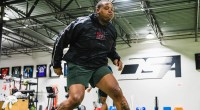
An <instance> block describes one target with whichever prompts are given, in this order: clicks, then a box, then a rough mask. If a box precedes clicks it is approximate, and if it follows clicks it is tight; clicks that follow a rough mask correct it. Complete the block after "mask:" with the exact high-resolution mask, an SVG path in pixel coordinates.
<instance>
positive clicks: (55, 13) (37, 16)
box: [6, 6, 93, 22]
mask: <svg viewBox="0 0 200 110" xmlns="http://www.w3.org/2000/svg"><path fill="white" fill-rule="evenodd" d="M88 8H93V6H89V7H82V8H80V10H87V9H88ZM76 10H77V9H70V10H64V11H59V12H52V13H46V14H41V15H35V16H30V17H22V18H16V19H10V20H8V21H6V22H13V21H20V20H26V19H33V18H40V17H45V16H51V15H58V14H66V13H67V12H71V11H76ZM72 19H74V18H72Z"/></svg>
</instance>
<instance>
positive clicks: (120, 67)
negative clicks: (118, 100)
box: [113, 59, 123, 71]
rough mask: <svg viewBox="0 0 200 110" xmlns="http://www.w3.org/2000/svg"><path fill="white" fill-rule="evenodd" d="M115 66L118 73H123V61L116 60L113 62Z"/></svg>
mask: <svg viewBox="0 0 200 110" xmlns="http://www.w3.org/2000/svg"><path fill="white" fill-rule="evenodd" d="M113 64H114V65H116V66H118V71H121V70H122V68H123V63H122V61H121V60H119V59H115V60H114V61H113Z"/></svg>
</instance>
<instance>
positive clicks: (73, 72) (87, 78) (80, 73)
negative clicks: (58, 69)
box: [67, 62, 112, 88]
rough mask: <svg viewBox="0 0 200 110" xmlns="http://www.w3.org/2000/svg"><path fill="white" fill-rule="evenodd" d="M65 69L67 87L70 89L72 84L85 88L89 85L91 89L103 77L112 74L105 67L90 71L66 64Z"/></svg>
mask: <svg viewBox="0 0 200 110" xmlns="http://www.w3.org/2000/svg"><path fill="white" fill-rule="evenodd" d="M67 69H68V71H67V72H68V73H67V87H70V86H71V85H72V84H83V85H84V86H85V87H86V88H87V87H88V84H89V83H90V85H91V86H92V87H95V86H96V84H97V83H98V82H99V81H100V80H101V78H102V77H103V76H105V75H106V74H110V73H112V71H111V70H110V69H109V68H108V66H107V65H105V66H102V67H100V68H98V69H96V70H92V69H87V68H85V67H84V66H80V65H76V64H73V63H70V62H68V63H67Z"/></svg>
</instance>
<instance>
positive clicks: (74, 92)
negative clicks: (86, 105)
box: [57, 84, 85, 110]
mask: <svg viewBox="0 0 200 110" xmlns="http://www.w3.org/2000/svg"><path fill="white" fill-rule="evenodd" d="M84 95H85V86H84V85H82V84H74V85H71V86H70V88H69V97H68V99H66V100H64V101H63V102H62V103H61V104H60V105H59V106H58V108H57V110H73V109H74V108H76V107H77V106H78V105H79V104H80V103H81V102H82V101H83V98H84Z"/></svg>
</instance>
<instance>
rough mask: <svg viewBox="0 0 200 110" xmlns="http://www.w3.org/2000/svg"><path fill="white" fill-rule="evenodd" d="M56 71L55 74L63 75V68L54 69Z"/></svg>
mask: <svg viewBox="0 0 200 110" xmlns="http://www.w3.org/2000/svg"><path fill="white" fill-rule="evenodd" d="M53 69H54V72H55V73H56V74H57V75H59V76H60V75H62V74H63V73H62V68H53Z"/></svg>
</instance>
